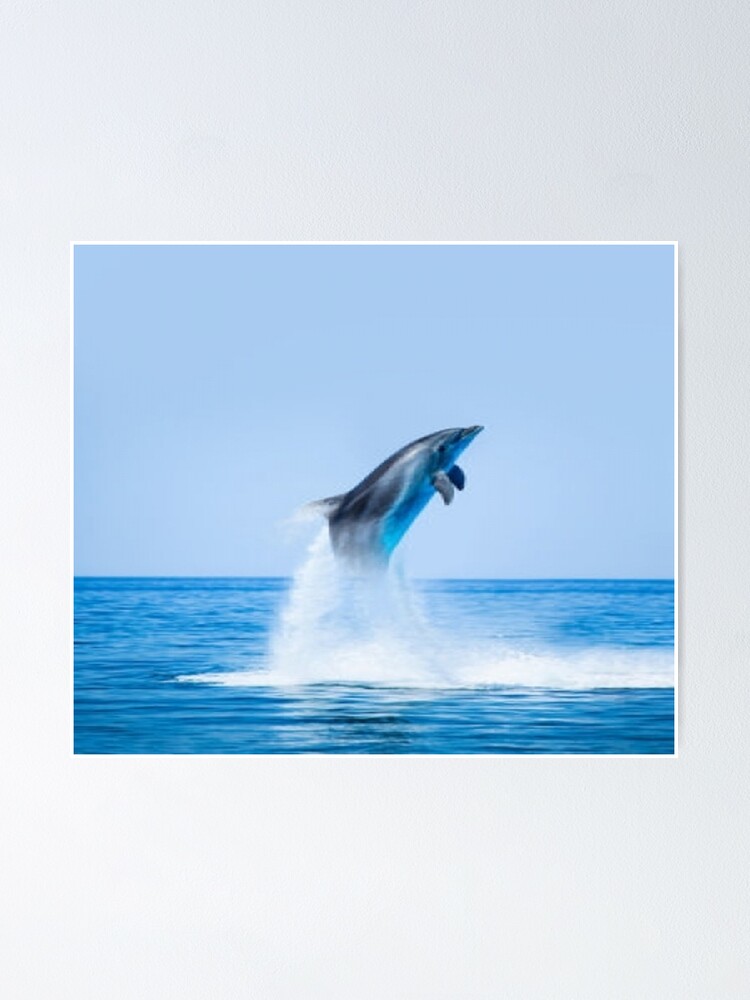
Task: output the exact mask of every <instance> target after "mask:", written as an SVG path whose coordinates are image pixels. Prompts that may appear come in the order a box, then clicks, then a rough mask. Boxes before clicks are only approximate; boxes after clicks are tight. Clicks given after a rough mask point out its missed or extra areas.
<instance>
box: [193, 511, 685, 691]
mask: <svg viewBox="0 0 750 1000" xmlns="http://www.w3.org/2000/svg"><path fill="white" fill-rule="evenodd" d="M185 679H188V678H185ZM189 679H190V680H195V681H198V680H200V681H209V682H211V683H220V684H227V685H232V686H234V685H238V686H239V685H252V686H255V685H300V684H318V683H360V684H361V683H365V684H378V685H383V686H391V687H434V688H439V687H453V686H456V687H468V686H485V685H507V686H512V687H523V688H529V687H531V688H534V687H536V688H558V689H569V690H576V689H579V690H582V689H591V688H619V687H669V686H671V685H672V683H673V665H672V658H671V654H667V653H657V652H637V653H635V652H628V651H626V650H623V651H620V652H618V651H615V650H609V649H606V650H601V649H600V650H595V651H594V650H592V651H591V652H587V653H581V652H578V653H577V654H575V655H573V654H571V655H569V656H565V655H561V654H559V653H556V652H555V653H549V654H545V653H537V652H524V651H519V650H518V649H516V648H512V647H511V646H509V645H508V644H503V643H502V640H497V639H493V640H491V641H490V640H485V641H482V640H478V639H476V638H475V637H474V638H472V637H471V636H470V635H467V634H466V633H463V634H462V632H461V630H460V628H447V627H446V626H443V627H440V628H438V627H437V626H436V625H435V624H433V623H432V622H431V621H430V620H429V616H428V615H427V613H426V611H425V608H424V606H423V603H422V599H421V595H420V594H419V592H418V591H417V590H416V589H415V588H414V587H413V586H412V585H411V584H410V583H409V581H408V580H407V579H406V577H405V576H404V574H403V572H399V571H398V570H393V571H391V572H389V573H386V574H381V575H372V576H363V577H357V576H351V575H349V574H347V573H346V572H345V571H344V570H343V569H342V568H341V567H340V565H339V564H338V563H337V562H336V561H335V559H334V557H333V553H332V552H331V548H330V544H329V541H328V529H327V527H326V526H324V527H323V528H322V529H321V530H320V532H319V533H318V534H317V535H316V537H315V538H314V540H313V541H312V543H311V544H310V546H309V548H308V551H307V558H306V559H305V561H304V562H303V564H302V566H301V567H300V569H299V570H298V571H297V573H296V574H295V576H294V580H293V582H292V586H291V590H290V593H289V595H288V597H287V601H286V604H285V606H284V608H283V610H282V612H281V615H280V618H279V621H278V622H277V626H276V629H275V631H274V633H273V635H272V638H271V643H270V648H269V657H268V666H267V669H265V670H261V671H259V670H257V669H255V670H248V671H244V672H235V673H212V674H206V675H200V676H197V677H196V676H193V677H191V678H189Z"/></svg>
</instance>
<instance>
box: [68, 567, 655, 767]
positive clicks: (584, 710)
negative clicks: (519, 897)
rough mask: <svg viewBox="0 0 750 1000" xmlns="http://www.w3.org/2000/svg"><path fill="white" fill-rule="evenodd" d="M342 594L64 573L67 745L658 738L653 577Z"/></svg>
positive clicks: (511, 747) (579, 745)
mask: <svg viewBox="0 0 750 1000" xmlns="http://www.w3.org/2000/svg"><path fill="white" fill-rule="evenodd" d="M345 589H346V596H347V601H348V604H346V606H344V605H342V603H341V594H340V593H337V594H336V595H334V596H333V597H332V596H331V580H330V578H321V576H320V574H316V573H312V575H310V574H308V577H307V578H302V579H295V581H294V582H292V581H289V580H285V579H257V578H251V579H239V578H231V579H214V578H200V579H186V578H177V579H160V578H148V579H124V578H90V577H83V578H77V579H76V581H75V657H74V689H75V690H74V694H75V699H74V707H75V712H74V718H75V726H74V746H75V752H76V753H82V754H92V753H118V754H120V753H148V754H162V753H172V754H183V753H202V754H238V753H261V754H277V753H358V754H360V753H378V754H393V753H396V754H413V753H419V754H433V753H435V754H446V753H448V754H450V753H454V754H456V753H457V754H671V753H672V752H673V750H674V687H673V638H674V626H673V606H674V595H673V584H672V581H671V580H669V581H663V580H536V581H535V580H520V581H519V580H438V581H428V582H422V583H413V584H408V585H407V584H404V583H403V582H402V583H401V584H399V586H398V587H397V588H396V590H395V591H393V592H390V593H389V594H386V595H385V596H386V600H385V603H383V601H382V598H383V595H382V594H379V595H376V598H373V595H372V594H365V595H364V596H363V595H362V594H361V593H360V594H354V595H353V596H352V590H351V588H345ZM373 600H375V603H378V602H380V603H379V604H378V606H379V608H380V611H379V613H378V614H375V615H373V614H372V613H371V607H370V605H371V604H372V602H373ZM363 602H364V604H363ZM389 602H390V603H389ZM394 602H395V603H394ZM363 606H365V610H366V613H365V614H364V618H363V613H362V608H363ZM401 607H406V608H407V609H408V610H407V612H406V613H405V615H403V616H402V615H401V613H400V611H399V610H398V609H400V608H401ZM383 609H384V610H383ZM363 622H364V624H363Z"/></svg>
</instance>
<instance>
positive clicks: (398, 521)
mask: <svg viewBox="0 0 750 1000" xmlns="http://www.w3.org/2000/svg"><path fill="white" fill-rule="evenodd" d="M481 430H483V428H482V427H480V426H478V425H474V426H473V427H452V428H450V429H448V430H444V431H436V432H435V433H434V434H427V435H426V436H425V437H421V438H417V440H416V441H412V442H411V444H407V445H405V446H404V447H403V448H400V449H399V450H398V451H397V452H394V453H393V455H391V456H390V458H387V459H386V460H385V461H384V462H382V463H381V464H380V465H379V466H378V467H377V468H376V469H373V471H372V472H371V473H370V474H369V475H368V476H365V478H364V479H363V480H362V482H361V483H358V484H357V485H356V486H355V487H354V488H353V489H351V490H349V492H348V493H340V494H339V495H338V496H333V497H326V498H325V499H323V500H316V501H314V502H313V503H311V504H308V507H310V508H312V509H314V510H316V511H317V512H319V513H321V514H323V515H324V516H325V517H327V518H328V531H329V535H330V539H331V546H332V548H333V551H334V554H335V556H336V557H337V559H339V560H340V561H342V562H343V563H345V564H347V565H348V566H349V567H351V568H353V569H355V570H376V569H385V568H386V567H387V565H388V561H389V559H390V557H391V553H392V552H393V550H394V549H395V548H396V546H397V545H398V543H399V542H400V541H401V539H402V538H403V537H404V535H405V534H406V532H407V531H408V529H409V528H410V526H411V525H412V523H413V522H414V520H415V518H416V517H417V515H418V514H420V513H421V511H422V510H424V508H425V507H426V506H427V503H428V502H429V500H430V499H431V498H432V497H433V496H434V495H435V494H436V493H438V494H439V495H440V496H441V497H442V499H443V503H445V504H449V503H451V501H452V500H453V497H454V496H455V491H456V490H462V489H463V488H464V485H465V483H466V477H465V475H464V473H463V470H462V469H461V468H460V467H459V466H458V465H456V459H457V458H458V456H459V455H460V454H461V452H462V451H464V449H465V448H467V447H468V446H469V445H470V444H471V442H472V441H473V440H474V438H475V437H476V436H477V434H479V432H480V431H481Z"/></svg>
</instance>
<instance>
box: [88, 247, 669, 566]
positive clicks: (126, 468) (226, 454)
mask: <svg viewBox="0 0 750 1000" xmlns="http://www.w3.org/2000/svg"><path fill="white" fill-rule="evenodd" d="M673 274H674V262H673V249H672V247H671V246H649V245H642V246H595V245H569V246H566V245H556V246H541V245H536V246H533V245H529V246H520V245H519V246H477V245H472V246H459V245H433V246H389V245H376V246H352V245H348V246H347V245H338V246H284V245H271V246H200V245H197V246H148V245H144V246H107V245H102V246H79V247H76V249H75V289H74V296H75V302H74V309H75V571H76V573H77V574H79V575H89V574H90V575H109V574H112V575H242V576H245V575H246V576H255V575H286V574H288V573H290V572H291V571H292V570H293V569H294V568H295V566H296V565H297V564H298V563H299V561H300V559H301V556H302V552H303V551H304V547H305V541H306V538H307V535H306V534H305V533H302V534H292V535H291V536H290V533H289V532H288V530H286V529H285V528H284V527H283V522H284V520H285V519H286V518H287V517H288V516H289V515H290V514H291V513H292V511H293V510H294V509H295V508H296V507H298V506H299V505H300V504H302V503H304V502H305V501H308V500H313V499H316V498H318V497H321V496H328V495H331V494H334V493H339V492H342V491H344V490H346V489H349V488H351V487H352V486H354V485H355V484H356V483H357V482H358V481H359V480H360V479H361V478H362V477H363V476H364V475H365V474H366V473H367V472H369V471H370V470H371V469H372V468H373V467H374V466H375V465H377V464H378V463H379V462H380V461H381V460H382V459H384V458H385V457H386V456H387V455H389V454H390V453H391V452H393V451H395V450H396V449H397V448H399V447H400V446H401V445H403V444H405V443H407V442H408V441H410V440H412V439H413V438H416V437H419V436H421V435H423V434H426V433H428V432H430V431H434V430H438V429H440V428H443V427H454V426H464V425H469V424H474V423H481V424H484V425H485V431H484V433H483V434H481V435H480V436H479V437H478V438H477V439H476V441H475V442H474V443H473V444H472V445H471V446H470V448H469V449H468V450H467V451H466V452H465V454H464V456H463V458H462V460H461V465H462V467H463V468H464V470H465V471H466V475H467V487H466V490H465V491H464V492H463V493H462V494H460V495H458V496H457V497H456V501H455V502H454V503H453V504H452V505H451V506H450V507H447V508H446V507H444V506H443V504H442V503H441V502H440V500H439V498H438V499H436V500H434V501H432V502H431V503H430V505H429V506H428V508H427V509H426V510H425V512H424V513H423V514H422V515H421V516H420V518H419V519H418V520H417V522H416V523H415V524H414V526H413V527H412V529H411V530H410V532H409V534H408V535H407V538H406V539H405V541H404V543H403V545H404V555H403V558H404V561H405V565H406V568H407V570H408V572H409V573H410V574H411V575H414V576H436V577H440V576H446V577H450V576H463V577H467V576H485V577H621V576H622V577H671V576H672V575H673V402H674V400H673V294H674V287H673ZM308 534H309V532H308Z"/></svg>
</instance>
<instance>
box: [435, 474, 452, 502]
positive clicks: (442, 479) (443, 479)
mask: <svg viewBox="0 0 750 1000" xmlns="http://www.w3.org/2000/svg"><path fill="white" fill-rule="evenodd" d="M432 485H433V486H434V487H435V489H436V490H437V491H438V493H439V494H440V496H441V497H442V498H443V503H444V504H449V503H450V502H451V500H452V499H453V497H454V495H455V492H456V491H455V490H454V489H453V483H452V482H451V481H450V479H449V478H448V477H447V476H446V474H445V473H444V472H436V473H435V475H434V476H433V477H432Z"/></svg>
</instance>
